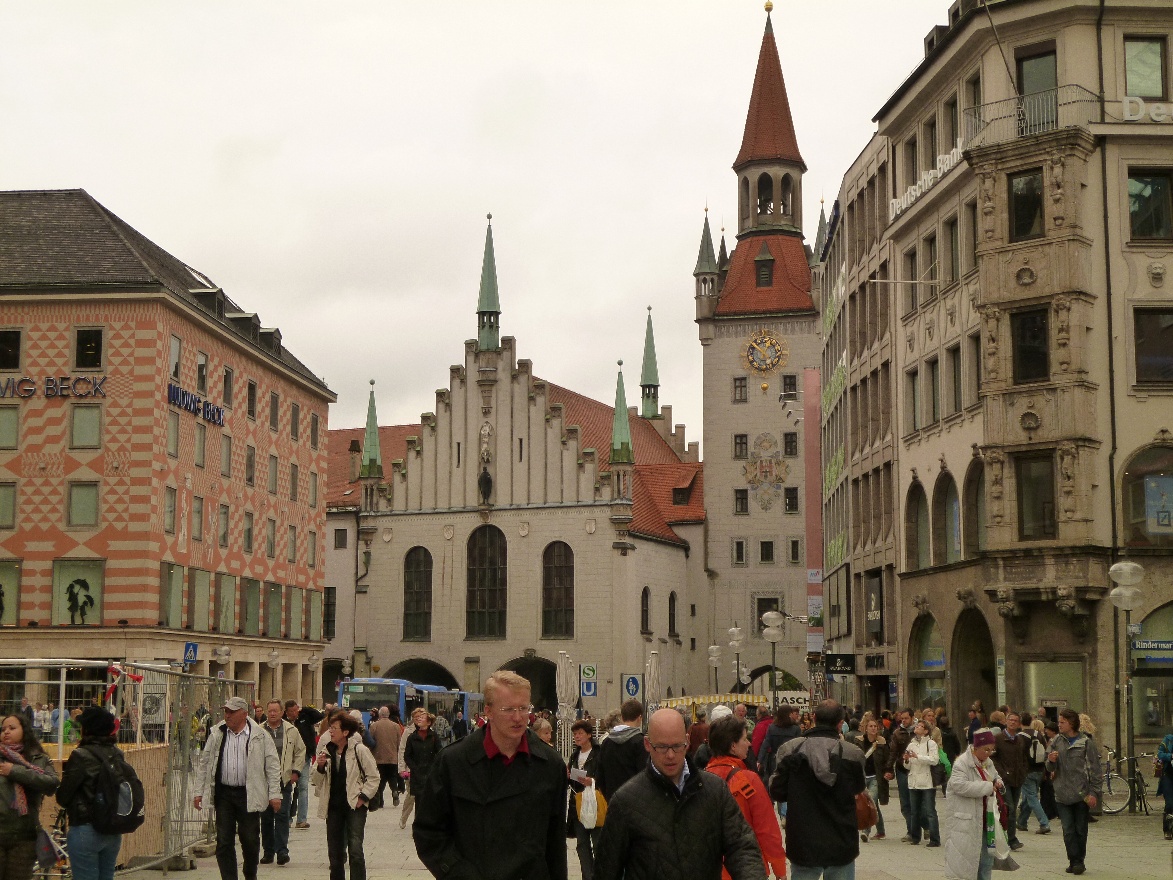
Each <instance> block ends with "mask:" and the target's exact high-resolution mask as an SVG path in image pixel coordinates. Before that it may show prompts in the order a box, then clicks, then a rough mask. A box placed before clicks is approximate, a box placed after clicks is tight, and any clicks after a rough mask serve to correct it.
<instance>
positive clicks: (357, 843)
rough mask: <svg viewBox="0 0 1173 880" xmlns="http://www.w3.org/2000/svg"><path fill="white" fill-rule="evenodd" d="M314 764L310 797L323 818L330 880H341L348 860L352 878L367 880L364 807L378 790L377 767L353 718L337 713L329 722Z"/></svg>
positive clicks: (352, 879) (365, 814) (365, 812)
mask: <svg viewBox="0 0 1173 880" xmlns="http://www.w3.org/2000/svg"><path fill="white" fill-rule="evenodd" d="M315 765H316V767H315V772H314V795H315V796H316V797H317V798H318V817H319V818H321V819H325V820H326V851H327V853H328V854H329V857H330V880H345V878H346V862H347V860H348V858H349V862H350V880H366V877H367V861H366V855H365V853H364V852H363V837H364V835H365V832H366V825H367V804H368V803H370V801H371V798H373V797H374V796H375V792H376V791H378V790H379V765H378V764H376V763H375V756H374V755H373V754H371V750H370V749H368V748H367V747H366V746H365V745H363V741H362V734H361V733H359V724H358V722H357V721H355V720H354V718H352V717H351V716H350V715H348V714H346V713H345V712H340V713H338V714H337V715H335V716H334V717H333V718H331V719H330V726H329V727H328V728H327V730H326V737H324V738H323V741H322V743H321V744H320V745H319V751H318V757H317V760H316V761H315Z"/></svg>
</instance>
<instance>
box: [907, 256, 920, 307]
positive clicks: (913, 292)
mask: <svg viewBox="0 0 1173 880" xmlns="http://www.w3.org/2000/svg"><path fill="white" fill-rule="evenodd" d="M917 265H918V264H917V259H916V248H913V249H912V250H910V251H907V252H905V254H904V280H905V281H906V282H908V283H907V284H905V285H904V289H905V292H904V310H905V312H913V311H916V307H917V306H918V305H919V304H920V293H919V289H920V288H919V285H918V284H917V282H919V281H920V275H919V273H918V270H917Z"/></svg>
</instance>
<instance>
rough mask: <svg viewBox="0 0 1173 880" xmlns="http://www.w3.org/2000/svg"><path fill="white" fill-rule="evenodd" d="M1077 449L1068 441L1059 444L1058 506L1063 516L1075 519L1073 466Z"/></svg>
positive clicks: (1077, 452) (1075, 461) (1076, 458)
mask: <svg viewBox="0 0 1173 880" xmlns="http://www.w3.org/2000/svg"><path fill="white" fill-rule="evenodd" d="M1078 456H1079V450H1078V449H1077V448H1076V446H1075V444H1074V443H1072V442H1070V441H1068V442H1066V443H1060V444H1059V495H1060V502H1059V508H1060V510H1062V512H1063V518H1064V519H1067V520H1070V519H1075V467H1076V464H1077V460H1078Z"/></svg>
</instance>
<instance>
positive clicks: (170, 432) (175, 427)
mask: <svg viewBox="0 0 1173 880" xmlns="http://www.w3.org/2000/svg"><path fill="white" fill-rule="evenodd" d="M167 454H168V455H170V456H171V457H172V458H178V457H179V413H177V412H175V411H174V410H168V411H167ZM196 464H199V461H198V460H197V461H196Z"/></svg>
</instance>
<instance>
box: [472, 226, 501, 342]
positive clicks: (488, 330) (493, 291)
mask: <svg viewBox="0 0 1173 880" xmlns="http://www.w3.org/2000/svg"><path fill="white" fill-rule="evenodd" d="M488 220H489V227H488V229H487V230H486V231H485V258H484V261H483V262H482V263H481V293H480V298H479V299H478V300H477V319H478V327H479V329H478V333H477V347H478V348H480V350H481V351H489V350H495V349H498V348H500V347H501V300H500V298H499V297H498V296H497V259H496V257H495V256H494V255H493V215H492V214H489V215H488Z"/></svg>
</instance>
